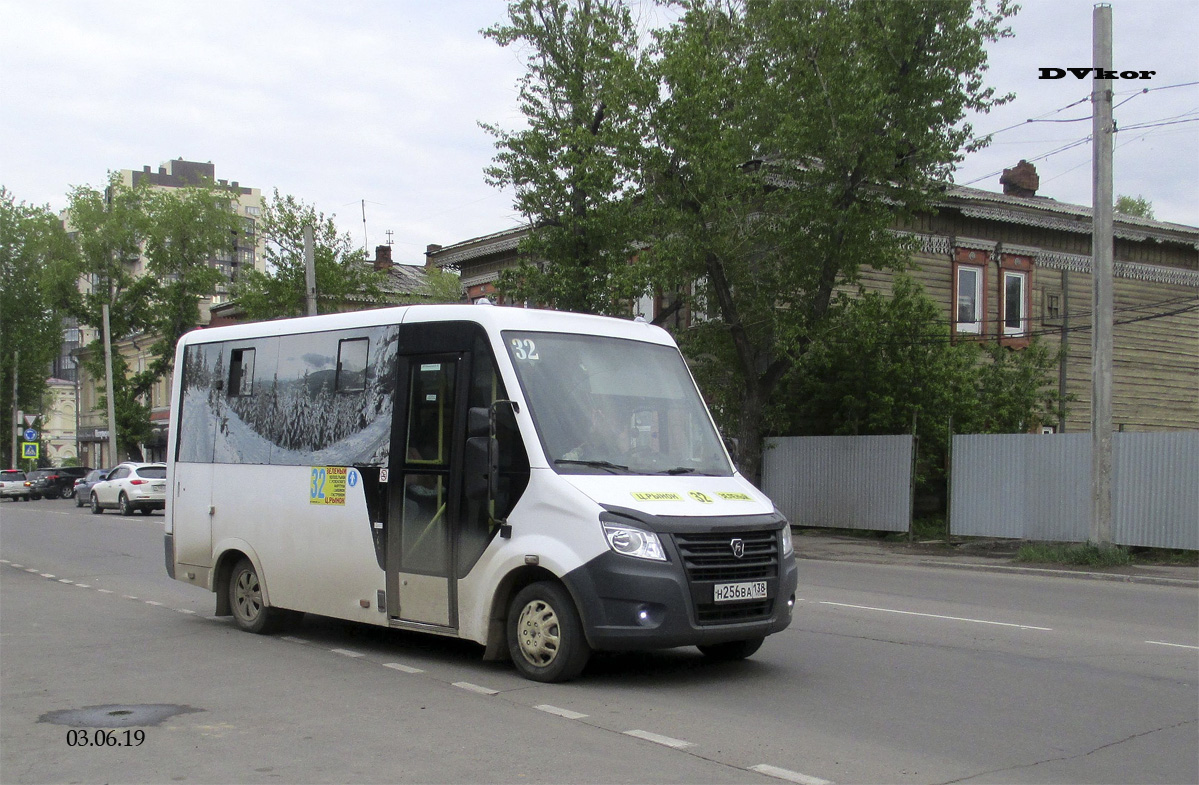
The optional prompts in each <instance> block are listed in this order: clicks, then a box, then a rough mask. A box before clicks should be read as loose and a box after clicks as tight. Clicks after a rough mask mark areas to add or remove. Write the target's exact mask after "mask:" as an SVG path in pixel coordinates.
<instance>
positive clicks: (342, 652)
mask: <svg viewBox="0 0 1199 785" xmlns="http://www.w3.org/2000/svg"><path fill="white" fill-rule="evenodd" d="M329 651H331V652H333V653H334V654H340V655H341V656H343V657H365V656H366V655H365V654H363V653H362V652H359V651H350V650H349V649H329Z"/></svg>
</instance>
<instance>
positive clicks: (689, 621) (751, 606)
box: [563, 519, 798, 651]
mask: <svg viewBox="0 0 1199 785" xmlns="http://www.w3.org/2000/svg"><path fill="white" fill-rule="evenodd" d="M702 520H703V519H691V521H690V523H692V524H696V523H699V522H700V521H702ZM772 524H773V526H774V528H775V531H776V532H777V531H778V529H779V524H778V522H777V521H772ZM783 525H787V524H786V523H785V522H784V523H783ZM693 528H694V527H693ZM720 531H721V532H722V533H723V532H724V531H728V532H729V534H730V536H733V535H736V534H738V533H739V532H738V531H737V530H728V529H723V528H722V529H720ZM756 531H758V532H759V533H760V532H761V531H762V530H761V529H760V528H759V529H756ZM658 535H659V538H660V539H661V540H662V543H663V547H664V548H665V550H666V552H667V554H668V559H669V560H668V561H666V562H660V561H649V560H645V559H636V558H630V557H628V556H622V555H620V554H618V553H615V552H611V551H609V552H607V553H604V554H602V555H600V556H598V557H596V558H595V559H592V560H591V561H590V562H588V563H587V564H585V565H583V566H582V567H580V568H578V569H577V570H573V571H571V572H570V573H568V574H567V575H565V576H564V577H563V581H564V582H565V584H566V586H567V588H568V589H569V590H570V592H571V594H572V595H573V597H574V599H575V602H576V603H577V604H578V606H579V613H580V615H581V616H582V619H583V627H584V630H585V632H586V635H587V640H588V642H589V643H590V644H591V647H592V648H593V649H597V650H607V651H620V650H630V649H661V648H672V647H675V646H695V645H706V644H713V643H725V642H728V641H739V640H749V639H752V638H760V637H764V636H766V635H770V634H772V633H776V632H779V631H781V630H783V629H786V627H787V625H789V624H790V623H791V614H792V610H793V607H794V602H795V590H796V585H797V583H798V568H797V566H796V562H795V557H794V555H793V554H789V555H787V556H779V557H778V558H777V568H775V569H773V570H772V574H771V575H769V576H765V577H763V578H761V580H764V581H765V582H766V585H767V596H766V599H765V600H754V601H748V602H728V603H716V602H714V598H713V595H712V587H713V586H714V585H715V584H717V583H721V582H725V581H724V580H722V579H711V580H709V579H707V578H705V577H697V574H696V572H695V571H694V570H693V569H691V568H689V567H684V559H683V557H682V555H681V554H680V552H679V548H678V547H676V545H675V540H674V538H673V537H672V535H671V534H668V533H663V532H658ZM778 544H779V552H781V537H780V538H779V539H778ZM728 582H737V581H736V580H730V581H728Z"/></svg>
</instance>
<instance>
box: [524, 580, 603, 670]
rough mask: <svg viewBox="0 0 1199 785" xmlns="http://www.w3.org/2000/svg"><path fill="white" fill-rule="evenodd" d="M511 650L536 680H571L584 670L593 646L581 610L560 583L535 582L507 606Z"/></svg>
mask: <svg viewBox="0 0 1199 785" xmlns="http://www.w3.org/2000/svg"><path fill="white" fill-rule="evenodd" d="M508 653H509V654H510V655H511V656H512V662H513V663H514V664H515V665H516V669H517V670H519V671H520V673H521V675H522V676H524V677H525V678H527V679H532V680H533V681H543V682H560V681H570V680H571V679H573V678H575V677H576V676H578V675H579V674H580V673H582V672H583V668H584V667H586V665H587V660H589V659H590V658H591V647H590V646H589V645H588V644H587V637H586V636H585V635H584V634H583V624H582V621H581V620H580V619H579V612H578V611H577V610H575V605H574V602H573V601H572V600H571V598H570V594H569V593H567V591H566V589H565V588H563V587H562V585H561V584H558V583H552V582H549V581H540V582H538V583H532V584H529V585H528V586H526V587H525V588H523V589H521V590H520V591H519V592H517V594H516V596H515V597H514V598H512V604H511V605H509V606H508Z"/></svg>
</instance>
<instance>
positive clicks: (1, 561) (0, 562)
mask: <svg viewBox="0 0 1199 785" xmlns="http://www.w3.org/2000/svg"><path fill="white" fill-rule="evenodd" d="M0 564H12V562H10V561H9V560H8V559H0Z"/></svg>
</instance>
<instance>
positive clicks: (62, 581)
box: [58, 578, 75, 583]
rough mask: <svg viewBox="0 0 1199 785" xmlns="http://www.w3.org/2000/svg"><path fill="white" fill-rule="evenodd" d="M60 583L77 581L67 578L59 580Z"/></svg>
mask: <svg viewBox="0 0 1199 785" xmlns="http://www.w3.org/2000/svg"><path fill="white" fill-rule="evenodd" d="M58 582H59V583H74V582H75V581H71V580H67V579H66V578H59V579H58Z"/></svg>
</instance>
